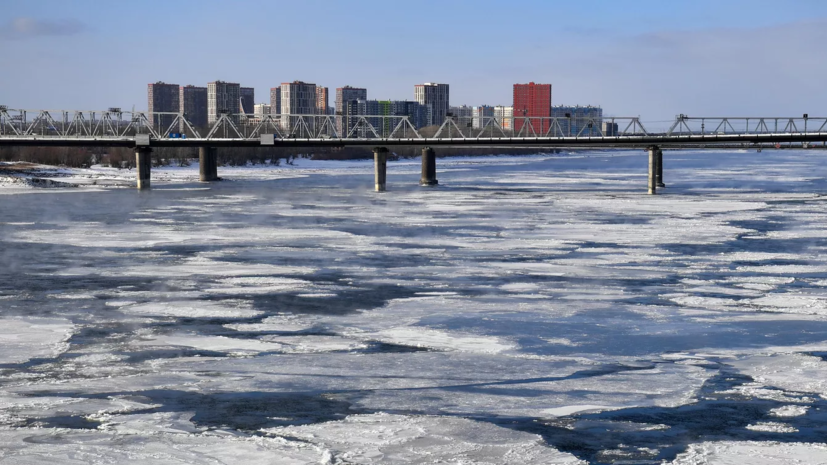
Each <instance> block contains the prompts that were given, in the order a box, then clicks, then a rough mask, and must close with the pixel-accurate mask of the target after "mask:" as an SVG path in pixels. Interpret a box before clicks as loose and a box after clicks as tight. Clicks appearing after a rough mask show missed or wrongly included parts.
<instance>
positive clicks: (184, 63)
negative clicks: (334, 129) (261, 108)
mask: <svg viewBox="0 0 827 465" xmlns="http://www.w3.org/2000/svg"><path fill="white" fill-rule="evenodd" d="M825 45H827V2H825V1H823V0H786V1H784V2H781V1H777V0H773V1H770V0H749V1H745V0H726V1H722V0H715V1H710V0H670V1H663V0H657V1H655V0H628V1H624V2H617V1H604V0H593V1H591V2H578V1H572V0H568V1H555V0H525V1H520V0H512V1H510V2H503V1H494V0H474V1H465V0H455V1H450V0H441V1H432V0H420V1H417V2H398V1H387V0H384V1H373V0H365V1H359V0H350V1H346V2H345V1H334V0H329V1H323V0H301V1H295V0H294V1H289V2H287V1H275V0H262V1H240V0H239V1H234V2H227V1H213V0H197V1H195V0H192V1H189V0H182V1H155V0H143V1H141V2H101V1H92V0H74V1H71V2H67V1H65V0H64V1H52V0H39V1H27V2H20V1H12V0H5V1H3V5H2V9H0V63H2V66H0V105H8V106H9V107H10V108H26V109H43V108H46V109H72V110H75V109H105V108H108V107H112V106H118V107H122V108H130V109H131V108H132V107H133V106H134V107H135V109H136V110H145V109H146V108H147V97H146V87H147V84H149V83H152V82H156V81H164V82H168V83H175V84H181V85H186V84H194V85H202V86H203V85H206V83H207V82H209V81H214V80H224V81H231V82H240V83H241V84H242V85H243V86H249V87H254V88H255V90H256V100H257V101H258V102H262V103H264V102H268V100H269V89H270V87H274V86H276V85H279V84H280V83H282V82H289V81H294V80H303V81H305V82H313V83H316V84H317V85H321V86H326V87H329V88H330V89H331V91H330V92H331V95H333V94H335V91H334V89H335V88H336V87H342V86H344V85H352V86H356V87H365V88H367V89H368V98H371V99H406V100H412V99H413V94H414V90H413V86H414V85H415V84H418V83H423V82H441V83H448V84H450V86H451V90H450V92H451V94H450V95H451V104H452V105H462V104H465V105H483V104H485V105H510V104H511V103H512V85H513V84H514V83H525V82H531V81H533V82H538V83H551V84H552V86H553V87H552V103H553V104H554V105H558V104H565V105H578V104H579V105H600V106H602V107H603V109H604V113H605V114H606V115H612V116H640V117H641V118H642V119H643V121H652V122H658V121H667V120H671V119H673V118H674V116H675V115H677V114H679V113H683V114H688V115H690V116H800V115H801V114H803V113H809V114H810V115H811V116H814V115H818V116H827V111H824V110H822V108H824V107H825V106H827V93H825V92H824V90H823V89H824V87H825V84H824V83H825V82H827V58H826V57H825V53H824V51H823V50H824V47H825ZM330 104H331V105H333V98H331V102H330Z"/></svg>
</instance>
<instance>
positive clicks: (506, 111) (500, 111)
mask: <svg viewBox="0 0 827 465" xmlns="http://www.w3.org/2000/svg"><path fill="white" fill-rule="evenodd" d="M513 116H514V108H513V107H505V106H500V105H498V106H496V107H494V118H496V120H497V122H498V123H500V127H501V128H503V129H512V128H513V126H514V124H513V119H514V118H513Z"/></svg>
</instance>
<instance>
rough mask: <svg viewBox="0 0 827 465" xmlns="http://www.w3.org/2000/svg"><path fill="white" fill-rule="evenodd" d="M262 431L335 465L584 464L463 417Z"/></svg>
mask: <svg viewBox="0 0 827 465" xmlns="http://www.w3.org/2000/svg"><path fill="white" fill-rule="evenodd" d="M264 432H265V433H268V434H269V435H272V436H276V437H284V438H291V439H298V440H301V441H307V442H309V443H311V444H314V445H316V446H318V447H320V448H324V449H326V450H330V451H331V456H332V458H333V460H332V461H334V462H335V463H360V464H383V463H410V464H423V465H424V464H433V463H473V464H478V465H512V464H513V465H523V464H528V463H538V464H539V463H548V464H551V463H553V464H559V465H581V464H582V465H585V464H586V462H584V461H581V460H578V459H577V458H576V457H574V456H573V455H571V454H568V453H564V452H560V451H557V450H555V449H554V448H551V447H548V446H547V445H545V444H544V443H543V441H542V439H541V438H540V437H539V436H537V435H534V434H529V433H523V432H518V431H513V430H509V429H505V428H501V427H498V426H494V425H491V424H488V423H480V422H476V421H472V420H467V419H464V418H445V417H432V416H403V415H391V414H385V413H379V414H373V415H351V416H349V417H347V418H346V419H345V420H341V421H337V422H329V423H322V424H317V425H306V426H295V427H292V426H291V427H283V428H270V429H267V430H264Z"/></svg>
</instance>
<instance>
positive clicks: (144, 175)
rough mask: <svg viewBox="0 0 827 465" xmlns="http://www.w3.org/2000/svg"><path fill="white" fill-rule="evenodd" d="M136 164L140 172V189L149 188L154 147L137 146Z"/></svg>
mask: <svg viewBox="0 0 827 465" xmlns="http://www.w3.org/2000/svg"><path fill="white" fill-rule="evenodd" d="M135 166H136V167H137V172H138V189H141V190H143V189H149V187H150V182H149V176H150V171H151V170H152V149H151V148H149V147H135Z"/></svg>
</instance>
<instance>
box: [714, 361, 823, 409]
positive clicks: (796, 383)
mask: <svg viewBox="0 0 827 465" xmlns="http://www.w3.org/2000/svg"><path fill="white" fill-rule="evenodd" d="M727 363H728V364H730V365H732V366H733V367H735V368H737V369H738V371H739V372H741V373H743V374H746V375H749V376H751V377H752V378H753V379H754V380H755V381H756V383H760V384H762V385H764V386H770V387H775V388H780V389H783V390H785V391H793V392H804V393H811V394H817V395H820V396H821V397H822V398H825V399H827V362H825V361H824V360H823V359H822V358H820V357H813V356H811V355H805V354H797V353H788V354H784V353H777V354H773V355H769V356H767V355H754V356H749V357H743V358H740V359H738V360H734V361H728V362H727Z"/></svg>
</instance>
